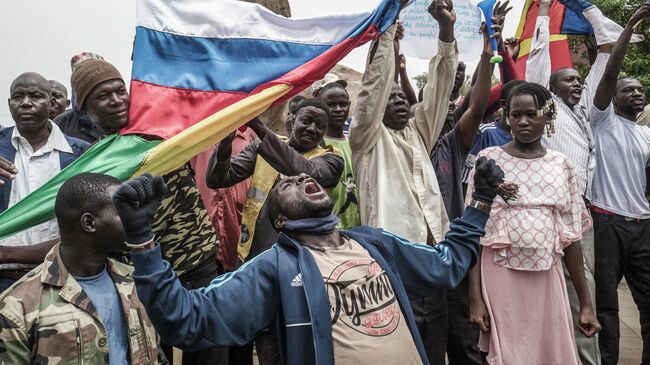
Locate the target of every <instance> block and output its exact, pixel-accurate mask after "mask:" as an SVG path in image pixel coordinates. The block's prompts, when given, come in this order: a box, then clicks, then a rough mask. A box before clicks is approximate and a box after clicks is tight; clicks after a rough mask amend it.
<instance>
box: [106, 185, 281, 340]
mask: <svg viewBox="0 0 650 365" xmlns="http://www.w3.org/2000/svg"><path fill="white" fill-rule="evenodd" d="M166 190H167V187H166V186H165V183H164V182H163V180H162V178H160V177H152V176H151V175H148V174H145V175H142V176H139V177H137V178H135V179H133V180H129V181H126V182H124V183H122V184H121V185H120V186H119V187H118V188H117V190H116V191H115V193H114V194H113V204H114V206H115V209H116V211H117V214H118V215H119V217H120V220H121V222H122V225H123V226H124V236H125V241H126V242H127V243H128V245H130V246H131V247H134V248H133V251H132V252H131V253H132V255H131V257H132V259H133V263H134V266H135V271H134V274H133V278H134V280H135V284H136V289H137V291H138V297H139V298H140V301H141V302H142V303H143V304H144V306H145V308H146V309H147V312H148V314H149V318H151V319H152V322H153V324H154V326H155V327H156V330H157V331H158V333H159V334H160V336H161V337H162V339H163V341H164V342H166V343H168V344H170V345H174V346H177V347H181V348H183V349H186V350H198V349H202V348H206V347H210V346H214V345H222V346H230V345H242V344H245V343H246V342H248V341H249V340H250V339H251V338H252V337H253V336H254V335H255V333H257V332H258V331H260V330H262V329H263V328H264V327H266V326H268V325H269V324H271V322H272V321H273V318H274V317H275V315H276V309H277V305H278V304H277V303H278V297H277V295H278V294H277V293H278V290H277V288H276V287H275V285H276V283H277V280H276V278H275V277H274V276H273V274H274V273H277V270H275V271H274V270H272V269H270V266H271V263H272V262H273V260H264V258H265V257H267V255H273V252H272V251H267V252H266V253H264V254H262V255H260V256H258V259H257V260H256V265H245V266H244V267H242V269H241V270H239V271H237V272H235V273H228V274H226V275H224V276H223V277H221V278H217V279H215V280H214V281H213V282H212V284H211V285H210V286H208V287H207V288H204V289H200V290H192V291H190V290H187V289H185V288H183V286H182V285H181V283H180V281H179V280H178V278H177V277H176V275H175V274H174V273H173V271H172V268H171V265H170V264H169V263H168V262H166V261H163V259H162V253H161V251H160V246H159V245H155V244H154V241H153V239H154V233H153V230H152V228H151V222H152V220H153V216H154V214H155V212H156V211H157V210H158V208H159V207H160V204H161V201H162V199H163V197H164V196H165V193H166ZM257 261H262V262H266V263H267V265H264V264H259V263H258V262H257ZM233 298H240V300H237V299H235V300H233ZM242 301H246V305H242Z"/></svg>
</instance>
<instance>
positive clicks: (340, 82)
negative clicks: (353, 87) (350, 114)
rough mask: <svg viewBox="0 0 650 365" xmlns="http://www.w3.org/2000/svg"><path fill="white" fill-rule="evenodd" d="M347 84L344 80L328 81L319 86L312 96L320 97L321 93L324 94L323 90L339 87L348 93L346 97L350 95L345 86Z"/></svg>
mask: <svg viewBox="0 0 650 365" xmlns="http://www.w3.org/2000/svg"><path fill="white" fill-rule="evenodd" d="M344 84H345V85H344ZM347 85H348V83H347V81H345V80H337V81H334V82H330V83H328V84H326V85H325V86H323V87H321V88H320V89H318V90H316V91H315V92H314V97H315V98H320V97H322V96H323V94H325V92H326V91H327V90H331V89H341V90H343V91H345V93H346V94H347V95H348V97H350V94H349V93H348V89H346V88H345V87H346V86H347Z"/></svg>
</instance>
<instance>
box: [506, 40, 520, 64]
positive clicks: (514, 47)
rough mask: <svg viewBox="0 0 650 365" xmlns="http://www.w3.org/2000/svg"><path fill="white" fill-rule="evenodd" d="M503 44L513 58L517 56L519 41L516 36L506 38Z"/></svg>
mask: <svg viewBox="0 0 650 365" xmlns="http://www.w3.org/2000/svg"><path fill="white" fill-rule="evenodd" d="M504 45H505V47H506V49H507V50H508V52H510V55H511V56H512V58H513V59H514V60H516V59H517V57H518V56H519V41H518V40H517V39H516V38H508V39H506V40H505V41H504Z"/></svg>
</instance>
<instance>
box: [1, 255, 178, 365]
mask: <svg viewBox="0 0 650 365" xmlns="http://www.w3.org/2000/svg"><path fill="white" fill-rule="evenodd" d="M107 267H108V270H109V274H110V275H111V277H112V279H113V282H114V283H115V287H116V288H117V292H118V294H119V296H120V301H121V302H122V308H121V309H122V310H123V311H124V319H125V321H126V323H127V325H128V342H129V353H130V356H131V358H130V363H131V364H133V365H140V364H167V361H166V360H165V357H164V356H163V355H162V352H161V351H160V348H159V346H158V335H157V334H156V331H155V329H154V327H153V326H152V325H151V322H150V321H149V317H148V316H147V314H146V312H145V309H144V307H143V306H142V303H140V301H139V300H138V298H137V294H136V290H135V285H134V283H133V279H132V277H131V272H132V271H133V268H131V267H130V266H127V265H124V264H122V263H119V262H116V261H113V260H109V261H108V265H107ZM108 355H109V354H108V341H107V337H106V331H105V329H104V326H103V325H102V323H101V321H100V319H99V315H98V313H97V310H96V309H95V307H94V306H93V304H92V302H91V301H90V299H89V298H88V296H87V295H86V294H85V293H84V292H83V290H82V289H81V287H80V286H79V283H77V281H76V280H75V279H74V277H73V276H72V275H70V274H69V273H68V271H67V269H66V268H65V266H64V265H63V262H62V261H61V257H60V254H59V245H56V246H54V248H52V250H51V251H50V252H49V253H48V254H47V256H46V257H45V262H43V263H42V264H41V265H39V266H38V267H36V268H35V269H34V270H32V271H30V272H29V273H28V274H27V275H25V276H24V277H23V278H22V279H20V280H19V281H18V282H17V283H16V284H14V285H13V286H12V287H11V288H9V289H8V290H7V291H5V292H4V293H2V295H0V364H3V365H4V364H6V365H14V364H93V365H100V364H108V363H109V360H108V357H109V356H108Z"/></svg>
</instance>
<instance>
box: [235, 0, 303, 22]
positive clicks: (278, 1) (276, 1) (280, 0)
mask: <svg viewBox="0 0 650 365" xmlns="http://www.w3.org/2000/svg"><path fill="white" fill-rule="evenodd" d="M242 1H246V2H249V3H256V4H260V5H262V6H263V7H265V8H267V9H269V10H271V11H272V12H274V13H276V14H280V15H284V16H286V17H287V18H290V17H291V7H290V6H289V0H242Z"/></svg>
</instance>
